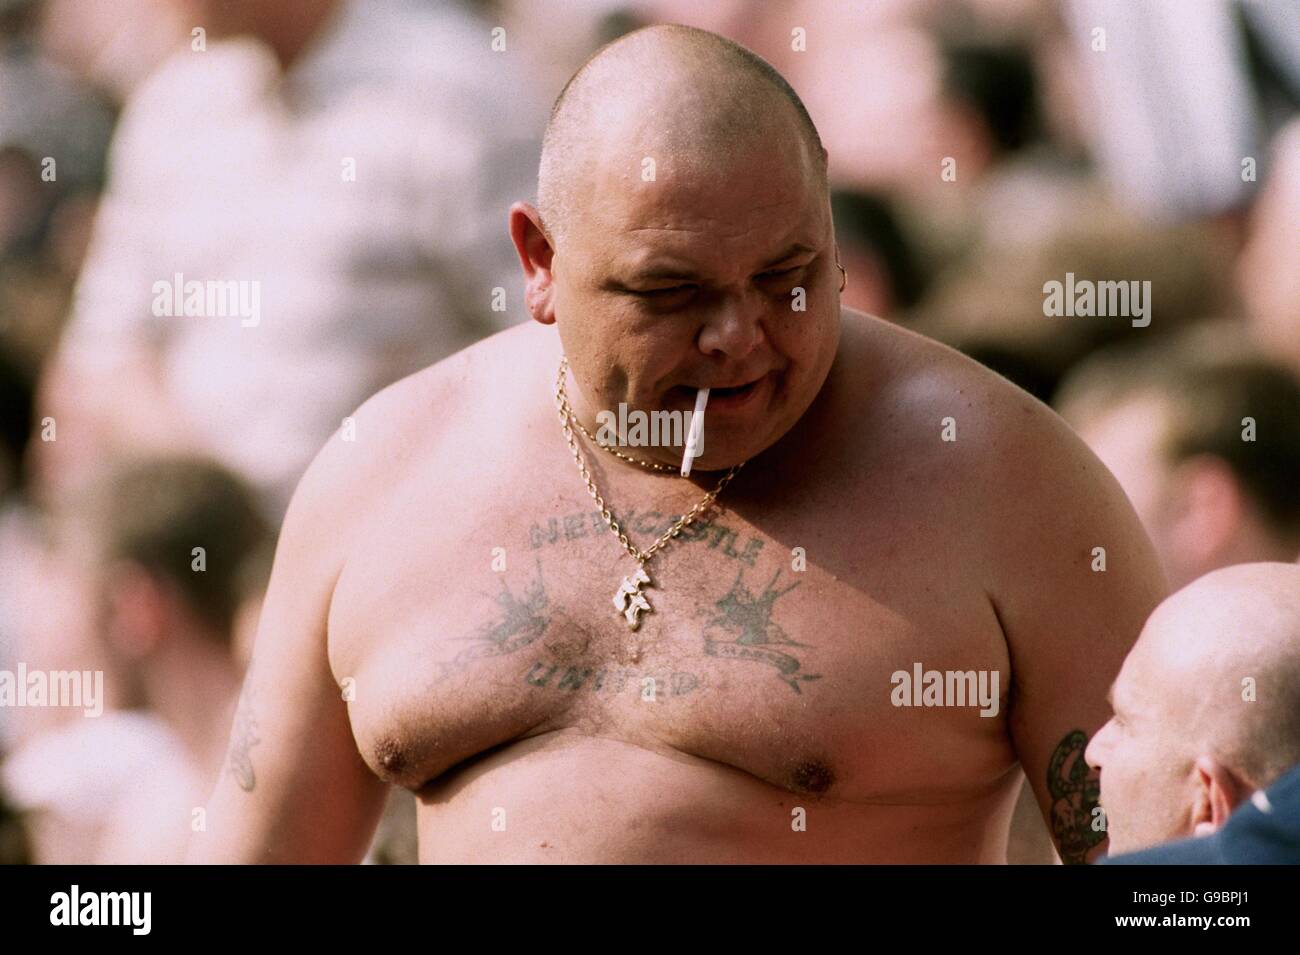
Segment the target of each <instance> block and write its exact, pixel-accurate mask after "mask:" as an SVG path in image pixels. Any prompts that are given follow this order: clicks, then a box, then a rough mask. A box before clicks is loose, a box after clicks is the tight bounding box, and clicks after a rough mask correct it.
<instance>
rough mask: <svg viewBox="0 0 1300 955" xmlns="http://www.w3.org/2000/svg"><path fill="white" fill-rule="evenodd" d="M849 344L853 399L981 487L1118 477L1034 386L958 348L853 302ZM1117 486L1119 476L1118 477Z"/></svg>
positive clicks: (912, 447) (916, 448)
mask: <svg viewBox="0 0 1300 955" xmlns="http://www.w3.org/2000/svg"><path fill="white" fill-rule="evenodd" d="M844 317H845V322H844V337H843V342H844V344H843V346H842V350H843V351H844V353H845V354H844V358H845V359H847V360H848V363H849V367H850V368H855V369H862V370H863V371H862V372H861V373H854V372H852V371H850V372H848V373H847V374H846V376H845V377H846V378H847V379H849V380H850V381H851V382H852V383H851V384H850V390H851V392H856V393H855V394H854V398H853V400H854V401H855V402H856V403H857V404H858V405H859V406H860V407H863V408H868V409H871V412H872V414H873V415H875V416H877V417H879V418H880V419H881V423H882V424H886V425H887V426H888V429H889V431H890V432H891V433H893V434H896V435H898V436H899V437H900V439H901V440H903V441H905V443H906V445H907V446H908V453H909V455H922V456H924V455H935V456H937V457H938V458H940V459H942V460H943V461H944V463H945V470H947V472H948V473H950V474H951V475H952V476H953V477H954V478H957V479H960V482H961V483H962V484H964V485H967V486H971V484H972V482H974V486H973V487H971V490H972V491H978V489H979V488H981V487H989V486H992V487H999V488H1003V489H1004V490H1003V491H1001V492H1000V494H999V495H998V496H999V497H1006V496H1007V495H1008V493H1013V492H1015V491H1016V490H1017V489H1026V488H1033V487H1040V488H1042V487H1043V486H1044V485H1050V484H1053V483H1056V482H1058V481H1064V480H1067V479H1069V480H1075V481H1077V480H1082V481H1084V482H1085V483H1086V482H1089V481H1101V482H1107V481H1112V479H1111V478H1110V475H1109V473H1108V472H1106V470H1105V468H1104V467H1103V466H1102V465H1101V463H1100V462H1099V461H1098V460H1097V459H1096V457H1095V456H1094V455H1093V454H1092V452H1091V451H1090V450H1089V449H1088V447H1087V446H1086V445H1085V444H1084V443H1083V441H1082V440H1080V439H1079V437H1078V436H1077V435H1075V434H1074V432H1073V431H1072V430H1071V429H1070V428H1069V426H1068V425H1066V424H1065V422H1064V421H1063V420H1062V419H1061V418H1060V417H1059V416H1058V415H1057V414H1056V413H1055V412H1054V411H1052V409H1051V408H1049V407H1047V406H1046V405H1045V404H1043V403H1042V402H1041V401H1039V400H1038V399H1037V398H1035V397H1033V396H1032V395H1030V394H1029V393H1028V392H1026V391H1024V390H1023V389H1021V388H1019V387H1018V386H1016V385H1014V384H1012V383H1011V382H1010V381H1008V380H1007V379H1005V378H1003V377H1002V376H1001V375H998V374H997V373H996V372H993V371H991V370H989V369H988V368H986V367H984V366H983V365H981V364H979V363H978V362H976V361H974V360H973V359H971V358H968V357H966V356H965V355H963V354H961V353H960V352H958V351H956V350H955V349H953V348H950V347H948V346H947V345H944V344H942V343H940V342H937V341H934V340H933V339H929V338H926V337H925V336H923V335H919V334H917V333H916V332H912V331H909V330H908V329H905V328H902V327H900V326H897V325H893V324H890V323H888V322H885V321H882V320H880V319H877V318H872V317H870V316H867V315H863V314H862V313H860V312H854V311H851V310H848V309H846V310H845V313H844ZM1112 483H1113V481H1112Z"/></svg>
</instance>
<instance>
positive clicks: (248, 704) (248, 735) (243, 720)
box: [228, 686, 262, 793]
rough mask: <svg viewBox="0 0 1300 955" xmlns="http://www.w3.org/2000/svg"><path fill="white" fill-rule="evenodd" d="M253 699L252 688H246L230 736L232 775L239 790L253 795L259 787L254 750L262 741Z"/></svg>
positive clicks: (229, 761) (241, 695)
mask: <svg viewBox="0 0 1300 955" xmlns="http://www.w3.org/2000/svg"><path fill="white" fill-rule="evenodd" d="M252 697H253V691H252V687H251V686H245V687H244V691H243V693H241V694H240V696H239V707H238V709H236V710H235V726H234V729H233V730H232V732H231V734H230V753H229V757H228V768H229V770H230V773H231V775H233V776H234V777H235V782H237V783H239V788H240V789H242V790H244V792H247V793H251V792H252V791H253V787H255V786H256V785H257V777H256V775H255V774H254V773H253V757H252V749H253V747H254V746H256V745H257V744H258V743H260V742H261V741H262V740H261V737H259V736H258V735H257V719H256V717H254V716H253V699H252Z"/></svg>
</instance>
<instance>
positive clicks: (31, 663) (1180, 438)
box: [0, 0, 1300, 862]
mask: <svg viewBox="0 0 1300 955" xmlns="http://www.w3.org/2000/svg"><path fill="white" fill-rule="evenodd" d="M659 22H678V23H686V24H690V25H693V26H699V27H703V28H706V29H709V30H712V31H715V32H717V33H720V34H723V35H725V36H728V37H731V38H732V39H735V40H737V41H738V42H740V43H742V44H744V45H746V46H748V47H749V48H750V49H752V50H754V51H755V52H757V53H759V54H760V55H761V56H763V57H764V58H766V59H767V60H769V61H770V62H771V63H772V64H773V65H774V66H775V67H776V68H777V69H778V70H779V71H780V72H781V73H782V74H783V75H784V76H785V77H786V78H787V79H788V80H789V81H790V83H791V85H792V86H793V87H794V88H795V90H796V91H797V92H798V93H799V94H800V96H801V97H802V98H803V99H804V102H805V104H806V105H807V107H808V110H809V112H810V113H811V115H812V117H813V119H814V120H815V122H816V123H817V126H818V128H819V130H820V133H821V136H822V139H823V141H824V143H825V145H826V147H827V149H828V150H829V153H830V173H831V180H832V181H831V185H832V209H833V213H834V220H835V226H836V231H837V236H838V241H839V244H840V249H841V256H842V261H843V264H844V266H845V268H846V269H847V271H848V275H849V283H848V287H847V289H846V291H845V293H844V301H845V304H846V305H849V306H851V307H854V308H859V309H862V310H864V311H867V312H869V313H872V314H875V315H878V316H881V317H883V318H885V319H888V320H890V321H893V322H897V323H899V324H902V325H905V326H908V327H911V328H914V329H916V330H918V331H921V332H923V333H924V334H927V335H930V336H932V337H934V338H937V339H939V340H941V341H943V342H946V343H948V344H950V345H952V346H954V347H956V348H958V349H960V350H962V351H963V352H965V353H966V354H968V355H970V356H972V357H974V358H975V359H977V360H979V361H981V362H983V363H985V364H986V365H988V366H990V367H991V368H993V369H994V370H996V371H998V372H999V373H1001V374H1003V375H1005V376H1006V377H1008V378H1009V379H1011V380H1012V381H1014V382H1015V383H1017V384H1019V385H1020V386H1022V387H1023V388H1025V389H1026V390H1028V391H1029V392H1031V393H1032V394H1034V395H1036V396H1037V397H1038V398H1040V399H1041V400H1043V401H1044V402H1047V403H1049V404H1052V405H1053V406H1054V407H1055V408H1056V409H1057V410H1058V411H1059V412H1060V413H1061V414H1062V415H1063V416H1064V417H1065V419H1066V420H1067V421H1068V422H1069V423H1070V424H1071V425H1072V426H1073V427H1074V428H1075V429H1076V430H1077V431H1078V432H1079V433H1080V434H1081V435H1082V436H1083V438H1084V439H1085V440H1086V441H1087V442H1088V443H1089V445H1090V446H1091V447H1092V448H1093V450H1094V451H1095V452H1096V454H1097V455H1098V457H1099V458H1100V459H1101V460H1102V461H1103V462H1104V463H1105V464H1106V465H1107V467H1109V468H1110V470H1111V471H1112V472H1113V473H1114V475H1115V476H1116V478H1117V479H1118V480H1119V482H1120V484H1121V485H1122V487H1123V488H1124V490H1125V492H1126V493H1127V494H1128V496H1129V498H1130V500H1131V501H1132V503H1133V505H1134V507H1135V509H1136V511H1137V513H1138V515H1139V517H1140V518H1141V520H1142V522H1143V523H1144V525H1145V526H1146V528H1147V531H1148V532H1149V534H1150V535H1151V537H1152V539H1153V541H1154V542H1155V544H1156V546H1157V549H1158V551H1159V553H1160V556H1161V558H1162V560H1163V561H1164V564H1165V568H1166V571H1167V573H1168V575H1169V577H1170V580H1171V583H1173V584H1174V586H1181V585H1182V584H1184V583H1187V582H1190V581H1192V580H1195V579H1196V578H1198V577H1200V576H1202V575H1204V574H1206V573H1208V572H1210V571H1212V570H1215V569H1217V568H1221V567H1225V566H1227V565H1231V564H1238V563H1245V562H1253V561H1283V562H1293V561H1295V560H1296V559H1297V557H1300V231H1298V229H1297V223H1300V120H1297V112H1296V106H1297V102H1298V101H1300V6H1298V5H1296V4H1294V3H1292V2H1289V0H1276V2H1273V0H1244V2H1236V0H1186V2H1182V0H942V2H940V0H872V2H865V3H852V4H850V3H840V2H837V0H790V2H780V3H771V2H765V0H715V2H712V3H707V4H701V3H698V2H695V0H689V2H688V0H623V2H617V0H563V2H559V0H556V2H549V3H545V4H537V3H530V2H528V0H478V2H472V0H276V2H275V3H267V2H265V0H0V439H2V440H0V670H9V671H14V670H16V668H17V666H18V663H19V662H20V661H21V662H22V663H23V664H24V665H25V666H26V667H27V668H28V669H42V670H46V671H71V670H75V671H102V673H103V674H104V680H103V697H104V698H103V700H102V701H101V702H102V705H103V709H104V713H103V715H102V716H99V717H98V718H95V719H85V718H83V716H82V713H81V711H80V710H75V709H72V710H70V709H66V708H54V707H40V706H28V707H16V706H9V707H0V755H3V756H4V757H5V759H4V762H3V768H2V769H0V860H3V861H19V860H24V859H26V860H30V861H38V862H97V861H108V862H115V861H131V862H135V861H175V860H176V859H178V858H179V856H180V853H181V848H182V847H183V845H184V841H185V839H186V836H187V833H188V832H189V830H190V828H191V826H192V824H193V823H194V821H193V819H192V818H191V817H190V815H189V814H188V813H187V814H184V815H182V814H178V813H177V812H176V811H175V809H174V807H175V806H178V805H183V806H193V807H200V806H201V805H202V804H203V802H204V800H205V798H206V795H207V790H208V788H209V787H210V785H211V782H212V780H213V779H215V778H216V774H217V773H218V772H220V771H221V763H222V758H223V749H224V746H225V742H226V738H227V734H228V732H229V728H230V720H231V715H232V712H233V708H234V701H235V697H236V695H237V693H238V688H239V685H240V681H241V675H242V672H243V668H244V666H245V665H246V662H247V660H248V656H249V652H250V646H251V642H252V637H253V632H254V630H255V625H256V620H257V613H258V605H259V601H260V597H261V593H262V591H263V590H264V588H265V586H266V581H267V578H268V575H269V569H270V565H271V562H272V555H273V548H274V542H275V537H276V531H277V528H278V525H279V521H280V519H281V517H282V515H283V512H284V509H285V507H286V506H287V502H288V499H289V495H290V493H291V491H292V490H293V488H294V486H295V484H296V482H297V479H298V477H299V476H300V475H301V473H302V472H303V470H304V469H305V468H306V466H307V464H308V462H309V461H310V460H311V458H312V456H313V455H314V454H315V452H316V450H317V449H318V448H319V447H320V446H321V445H322V444H324V443H325V441H326V440H327V439H328V438H329V437H330V435H331V434H332V433H334V432H335V431H337V430H338V429H339V428H340V427H344V426H345V424H346V423H345V419H346V418H347V416H348V415H349V414H350V412H351V411H352V410H354V409H355V408H356V407H357V406H358V405H359V404H360V403H361V402H362V401H363V400H364V399H365V398H366V397H367V396H369V395H370V394H372V393H374V392H375V391H377V390H378V389H380V388H382V387H383V386H384V385H386V384H388V383H390V382H392V381H395V380H397V379H398V378H401V377H403V376H405V375H407V374H409V373H411V372H413V371H415V370H417V369H419V368H421V367H424V366H425V365H427V364H429V363H431V362H434V361H437V360H438V359H440V358H442V357H444V356H446V355H448V354H450V353H452V352H454V351H456V350H458V349H460V348H462V347H464V346H466V345H468V344H470V343H472V342H474V341H476V340H478V339H480V338H482V337H484V336H487V335H490V334H492V333H493V332H495V331H497V330H500V329H502V328H505V327H507V326H509V325H511V324H514V323H517V322H519V321H522V320H524V319H525V318H526V317H527V313H526V311H525V309H524V308H523V302H522V276H521V274H520V270H519V265H518V261H517V259H516V258H515V256H514V252H513V249H512V247H511V243H510V240H509V237H508V235H507V232H506V212H507V209H508V207H509V205H510V203H511V202H513V201H515V200H518V199H526V200H530V201H531V200H533V199H534V198H535V195H536V163H537V159H538V155H539V149H540V139H541V134H542V131H543V128H544V124H545V121H546V118H547V114H548V110H549V107H550V104H551V102H552V101H553V100H554V98H555V96H556V95H557V94H558V93H559V91H560V89H561V88H562V86H563V84H564V82H565V81H566V80H567V79H568V77H569V76H570V75H571V74H572V72H573V71H574V70H575V69H576V68H577V67H578V66H579V65H580V64H581V63H582V62H583V61H584V60H585V59H586V57H587V56H589V55H590V54H591V53H592V52H593V51H594V50H595V49H596V48H598V47H599V46H600V45H601V44H603V43H605V42H607V41H609V40H611V39H614V38H616V37H617V36H619V35H621V34H622V33H624V32H626V31H628V30H631V29H635V28H637V27H640V26H643V25H647V24H651V23H659ZM1119 281H1123V282H1131V281H1136V282H1139V283H1141V282H1149V283H1150V285H1149V286H1148V288H1149V289H1150V293H1149V297H1148V300H1147V301H1146V303H1145V304H1146V306H1147V307H1148V308H1149V314H1148V315H1147V316H1145V320H1144V321H1143V322H1139V321H1137V320H1131V319H1130V317H1129V316H1128V315H1123V314H1121V315H1114V314H1110V315H1087V314H1074V310H1070V311H1069V312H1067V314H1049V312H1050V309H1048V308H1046V307H1045V299H1046V297H1047V296H1046V294H1045V293H1046V289H1045V286H1046V284H1047V283H1050V282H1059V283H1063V284H1068V283H1070V282H1074V283H1079V282H1119ZM1080 311H1083V310H1082V309H1081V310H1080ZM1247 432H1249V436H1247ZM199 571H201V572H199ZM403 795H405V794H403ZM1036 814H1037V809H1036V808H1035V807H1033V806H1032V805H1027V806H1022V812H1021V814H1020V815H1019V816H1018V819H1017V823H1016V825H1015V829H1014V831H1013V844H1012V849H1011V858H1012V860H1013V861H1026V862H1027V861H1049V860H1050V859H1051V848H1050V843H1049V842H1048V841H1047V839H1046V835H1045V830H1044V829H1043V827H1042V824H1041V821H1037V822H1036V821H1035V820H1034V816H1035V815H1036ZM413 818H414V810H413V806H412V804H411V803H410V801H409V797H407V798H406V799H401V798H399V797H397V796H395V797H394V800H393V805H392V807H391V809H390V812H389V813H388V816H387V817H386V820H385V823H384V825H383V826H382V827H381V831H380V834H379V836H377V838H376V841H375V845H374V847H373V848H372V850H371V853H370V856H369V860H370V861H373V862H404V861H412V860H413V859H414V846H413V836H412V832H413Z"/></svg>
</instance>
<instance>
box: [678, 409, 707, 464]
mask: <svg viewBox="0 0 1300 955" xmlns="http://www.w3.org/2000/svg"><path fill="white" fill-rule="evenodd" d="M708 403H709V389H708V388H701V389H700V390H699V391H697V392H695V413H694V414H693V415H691V430H690V431H689V432H687V434H686V453H685V454H683V455H682V477H690V476H691V459H692V458H695V457H698V456H699V452H698V451H696V450H695V449H696V448H698V447H699V446H700V435H701V434H703V433H704V406H705V405H707V404H708Z"/></svg>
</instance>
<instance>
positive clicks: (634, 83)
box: [537, 25, 827, 244]
mask: <svg viewBox="0 0 1300 955" xmlns="http://www.w3.org/2000/svg"><path fill="white" fill-rule="evenodd" d="M782 140H786V141H789V140H793V141H796V142H798V143H799V144H800V145H801V147H802V150H801V152H802V161H803V162H804V163H805V164H806V169H807V171H808V173H809V174H810V175H812V176H814V177H815V179H816V181H817V182H818V183H819V184H820V187H821V189H822V190H826V189H827V172H826V158H827V157H826V152H825V149H824V148H823V147H822V143H821V137H820V136H819V135H818V133H817V128H816V127H815V126H814V125H813V121H812V118H811V117H810V116H809V115H808V111H807V109H805V108H804V105H803V103H802V102H801V101H800V99H799V97H798V95H797V94H796V93H795V92H794V90H793V89H791V87H790V84H789V83H787V82H786V81H785V79H784V78H783V77H782V76H781V74H780V73H778V72H777V71H776V70H775V69H774V68H773V67H772V65H771V64H770V63H768V62H767V61H766V60H764V59H763V58H762V57H760V56H758V55H757V54H755V53H753V52H752V51H750V50H747V49H746V48H745V47H743V46H741V45H739V44H738V43H734V42H733V41H731V40H728V39H726V38H725V37H721V36H718V35H717V34H714V33H709V32H708V31H706V30H699V29H696V28H694V27H687V26H680V25H660V26H652V27H646V28H644V29H641V30H636V31H633V32H632V33H629V34H627V35H626V36H623V37H620V38H619V39H617V40H614V41H613V42H611V43H608V44H606V45H605V46H604V47H602V48H601V49H599V50H598V51H596V53H594V54H593V55H592V56H591V57H590V58H589V59H588V60H587V62H586V63H585V64H583V66H582V67H581V68H579V70H578V71H577V72H576V73H575V74H574V75H573V76H572V78H570V80H569V82H568V83H567V84H566V85H565V87H564V89H563V90H562V91H561V92H560V95H559V97H558V98H557V99H556V101H555V105H554V106H553V107H552V108H551V116H550V120H549V122H548V123H547V127H546V134H545V137H544V138H543V141H542V156H541V163H540V166H539V169H538V176H537V205H538V211H539V212H540V214H541V218H542V221H543V223H544V224H545V226H546V229H547V231H548V233H549V238H550V239H551V240H552V241H553V242H555V243H557V244H558V243H560V242H562V241H563V236H565V235H566V234H567V232H568V229H569V227H570V226H571V224H572V222H573V220H574V218H575V217H576V216H577V215H579V214H580V213H581V205H582V196H583V195H584V193H585V190H586V188H587V186H588V185H589V184H590V182H591V181H592V179H593V167H595V166H599V165H601V164H602V163H609V162H611V161H612V162H620V163H626V164H627V168H626V170H625V173H624V174H625V175H629V176H630V175H636V174H641V173H642V172H643V167H642V164H643V162H644V160H645V159H646V158H649V159H651V160H654V162H655V174H656V175H660V176H661V175H665V174H667V175H676V176H685V177H691V178H707V176H708V174H709V172H713V173H715V174H716V173H717V172H719V168H718V167H719V164H720V162H722V160H724V159H725V158H726V157H729V156H731V155H733V154H735V153H737V152H739V151H742V150H744V149H746V148H762V147H764V146H766V147H768V148H772V146H773V144H774V143H777V142H781V141H782ZM611 146H613V147H615V148H613V149H611V148H610V147H611Z"/></svg>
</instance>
